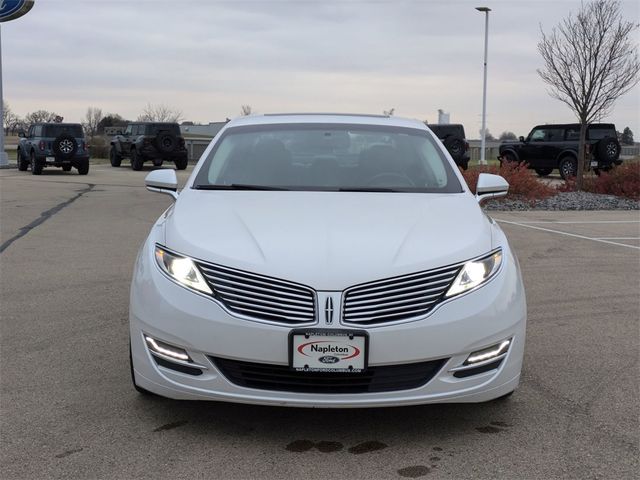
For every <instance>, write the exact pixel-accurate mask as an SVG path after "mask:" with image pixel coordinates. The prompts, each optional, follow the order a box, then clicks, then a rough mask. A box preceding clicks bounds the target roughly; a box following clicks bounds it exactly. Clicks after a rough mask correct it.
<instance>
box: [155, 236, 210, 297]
mask: <svg viewBox="0 0 640 480" xmlns="http://www.w3.org/2000/svg"><path fill="white" fill-rule="evenodd" d="M155 256H156V262H158V265H159V266H160V268H161V269H162V270H163V271H164V272H165V273H166V274H167V275H169V276H170V277H171V278H172V279H173V280H175V281H176V282H178V283H180V284H181V285H184V286H185V287H189V288H193V289H194V290H198V291H200V292H203V293H208V294H211V293H213V292H212V291H211V289H210V288H209V285H207V282H206V281H205V279H204V278H203V277H202V274H201V273H200V270H198V267H196V264H195V263H193V260H191V259H190V258H187V257H181V256H179V255H175V254H173V253H169V252H167V251H166V250H164V249H162V248H160V247H158V246H157V245H156V251H155Z"/></svg>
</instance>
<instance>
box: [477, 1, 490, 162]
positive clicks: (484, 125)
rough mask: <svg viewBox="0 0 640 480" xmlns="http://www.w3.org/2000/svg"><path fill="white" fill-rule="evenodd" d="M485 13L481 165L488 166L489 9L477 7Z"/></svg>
mask: <svg viewBox="0 0 640 480" xmlns="http://www.w3.org/2000/svg"><path fill="white" fill-rule="evenodd" d="M476 10H478V11H479V12H484V82H483V85H482V131H481V132H480V165H486V164H487V160H485V144H486V133H487V51H488V49H489V12H490V11H491V9H490V8H489V7H476Z"/></svg>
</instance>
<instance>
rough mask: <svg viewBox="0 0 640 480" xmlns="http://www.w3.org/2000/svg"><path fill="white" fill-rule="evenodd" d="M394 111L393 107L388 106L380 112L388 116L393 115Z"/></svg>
mask: <svg viewBox="0 0 640 480" xmlns="http://www.w3.org/2000/svg"><path fill="white" fill-rule="evenodd" d="M395 111H396V108H395V107H393V108H390V109H389V110H383V111H382V114H383V115H388V116H390V117H393V114H394V113H395Z"/></svg>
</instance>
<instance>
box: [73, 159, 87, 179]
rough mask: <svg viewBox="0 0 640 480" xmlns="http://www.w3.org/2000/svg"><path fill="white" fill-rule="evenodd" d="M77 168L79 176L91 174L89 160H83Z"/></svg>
mask: <svg viewBox="0 0 640 480" xmlns="http://www.w3.org/2000/svg"><path fill="white" fill-rule="evenodd" d="M76 168H77V169H78V174H80V175H86V174H87V173H89V160H82V161H81V162H79V163H78V166H77V167H76Z"/></svg>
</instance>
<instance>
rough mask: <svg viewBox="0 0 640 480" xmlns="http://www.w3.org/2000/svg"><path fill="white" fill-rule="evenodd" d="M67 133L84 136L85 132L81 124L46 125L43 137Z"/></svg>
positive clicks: (77, 136)
mask: <svg viewBox="0 0 640 480" xmlns="http://www.w3.org/2000/svg"><path fill="white" fill-rule="evenodd" d="M63 133H66V134H68V135H71V136H72V137H74V138H83V137H84V133H83V131H82V127H81V126H80V125H45V126H44V134H43V135H42V136H43V137H58V136H60V135H62V134H63Z"/></svg>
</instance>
